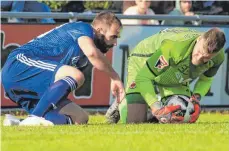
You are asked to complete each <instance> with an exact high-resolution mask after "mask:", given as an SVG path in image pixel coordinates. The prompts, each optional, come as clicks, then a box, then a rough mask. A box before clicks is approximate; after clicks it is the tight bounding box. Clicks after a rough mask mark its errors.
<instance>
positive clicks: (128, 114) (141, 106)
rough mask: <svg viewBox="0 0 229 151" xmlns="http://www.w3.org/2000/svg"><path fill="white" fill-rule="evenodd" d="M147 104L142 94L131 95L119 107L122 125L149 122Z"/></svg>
mask: <svg viewBox="0 0 229 151" xmlns="http://www.w3.org/2000/svg"><path fill="white" fill-rule="evenodd" d="M147 109H148V107H147V104H146V103H145V101H144V99H143V98H142V96H141V95H140V94H129V95H127V96H126V99H125V100H123V101H122V103H121V104H120V105H119V111H120V119H121V122H122V123H143V122H147Z"/></svg>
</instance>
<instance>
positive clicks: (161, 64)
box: [154, 55, 169, 69]
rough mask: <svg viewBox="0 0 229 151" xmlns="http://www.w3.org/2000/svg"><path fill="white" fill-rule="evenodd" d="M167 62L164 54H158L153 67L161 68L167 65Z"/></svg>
mask: <svg viewBox="0 0 229 151" xmlns="http://www.w3.org/2000/svg"><path fill="white" fill-rule="evenodd" d="M168 65H169V64H168V62H167V61H166V60H165V57H164V56H162V55H161V56H160V57H159V58H158V60H157V62H156V64H155V66H154V67H155V68H158V69H163V68H164V67H167V66H168Z"/></svg>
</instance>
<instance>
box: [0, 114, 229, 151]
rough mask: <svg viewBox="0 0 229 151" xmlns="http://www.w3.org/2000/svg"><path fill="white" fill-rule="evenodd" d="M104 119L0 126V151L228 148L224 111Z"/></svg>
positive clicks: (213, 150)
mask: <svg viewBox="0 0 229 151" xmlns="http://www.w3.org/2000/svg"><path fill="white" fill-rule="evenodd" d="M104 121H105V120H104V117H103V116H99V115H97V116H90V121H89V124H88V125H80V126H54V127H16V126H14V127H1V132H2V142H1V143H2V144H1V147H2V151H86V150H88V151H95V150H98V151H102V150H104V151H128V150H129V151H137V150H139V151H151V150H152V151H228V150H229V115H228V114H219V113H218V114H216V113H211V114H208V113H205V114H201V116H200V118H199V120H198V122H197V123H195V124H172V125H170V124H135V125H134V124H128V125H123V124H117V125H108V124H105V123H104ZM1 123H2V120H1ZM1 125H2V124H1Z"/></svg>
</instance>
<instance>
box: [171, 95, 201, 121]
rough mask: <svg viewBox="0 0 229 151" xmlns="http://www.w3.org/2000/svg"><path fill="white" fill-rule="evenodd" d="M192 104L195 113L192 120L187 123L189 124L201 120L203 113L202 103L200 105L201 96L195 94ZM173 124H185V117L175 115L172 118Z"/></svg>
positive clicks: (191, 99)
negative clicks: (201, 113)
mask: <svg viewBox="0 0 229 151" xmlns="http://www.w3.org/2000/svg"><path fill="white" fill-rule="evenodd" d="M190 102H191V103H192V104H193V106H194V112H193V113H192V114H191V115H190V119H189V121H187V123H195V122H196V121H197V119H198V118H199V115H200V112H201V108H200V103H199V102H200V96H199V95H197V94H194V95H193V96H192V97H191V98H190ZM171 122H172V123H184V117H183V116H177V115H173V116H172V117H171Z"/></svg>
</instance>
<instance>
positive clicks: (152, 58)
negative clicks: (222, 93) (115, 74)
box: [106, 28, 226, 123]
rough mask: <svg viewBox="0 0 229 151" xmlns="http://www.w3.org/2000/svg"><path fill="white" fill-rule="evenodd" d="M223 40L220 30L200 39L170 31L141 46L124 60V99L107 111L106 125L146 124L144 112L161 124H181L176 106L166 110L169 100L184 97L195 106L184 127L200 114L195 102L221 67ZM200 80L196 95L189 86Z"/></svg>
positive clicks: (197, 35)
mask: <svg viewBox="0 0 229 151" xmlns="http://www.w3.org/2000/svg"><path fill="white" fill-rule="evenodd" d="M225 42H226V40H225V35H224V33H223V32H222V31H221V30H220V29H218V28H212V29H210V30H209V31H207V32H204V33H201V32H198V31H196V30H193V29H188V28H171V29H165V30H162V31H160V32H159V33H157V34H155V35H153V36H151V37H148V38H146V39H144V40H143V41H141V42H140V43H139V44H138V45H137V46H136V47H135V48H134V50H133V51H132V52H131V54H130V57H129V60H128V76H127V85H126V97H125V99H124V100H122V102H121V103H120V104H113V105H112V106H111V107H110V108H109V109H108V111H107V113H106V117H107V119H108V122H110V123H117V122H118V121H119V118H120V119H121V121H122V123H141V122H147V110H148V109H150V113H152V115H153V117H154V118H155V119H156V120H158V121H159V122H160V123H182V122H184V121H185V120H184V117H183V116H179V115H177V114H175V113H176V111H178V110H180V109H181V106H180V105H169V106H167V105H165V102H166V101H167V99H168V98H171V96H174V95H176V96H178V98H183V97H186V98H188V99H189V101H190V102H191V103H192V104H193V106H194V112H193V113H192V114H191V115H190V119H189V120H188V121H185V122H188V123H194V122H195V121H196V120H197V119H198V117H199V114H200V110H201V109H200V105H199V101H200V99H201V98H203V97H204V96H205V95H206V93H207V92H208V90H209V88H210V86H211V83H212V80H213V77H214V75H215V74H216V73H217V70H218V69H219V67H220V65H221V64H222V63H223V61H224V50H223V46H224V44H225ZM196 78H198V80H197V82H196V84H195V87H194V90H193V91H191V90H190V88H189V83H190V82H191V81H192V80H194V79H196Z"/></svg>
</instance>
